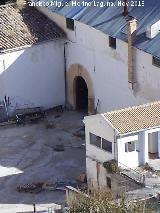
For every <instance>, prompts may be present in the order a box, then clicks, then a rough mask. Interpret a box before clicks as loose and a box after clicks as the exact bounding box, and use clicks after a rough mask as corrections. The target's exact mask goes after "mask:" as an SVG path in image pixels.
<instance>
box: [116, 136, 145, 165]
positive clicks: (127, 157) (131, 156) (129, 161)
mask: <svg viewBox="0 0 160 213" xmlns="http://www.w3.org/2000/svg"><path fill="white" fill-rule="evenodd" d="M136 140H137V141H138V134H135V135H133V136H126V137H123V138H119V139H118V140H117V149H118V165H119V166H120V167H122V168H123V167H124V168H125V166H127V167H129V168H134V167H137V166H139V158H140V156H139V152H137V151H133V152H125V144H126V143H128V142H131V141H136ZM138 142H140V141H138ZM140 153H141V152H140ZM141 154H143V152H142V153H141Z"/></svg>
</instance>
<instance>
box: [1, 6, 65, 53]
mask: <svg viewBox="0 0 160 213" xmlns="http://www.w3.org/2000/svg"><path fill="white" fill-rule="evenodd" d="M60 37H65V33H64V32H63V31H62V30H61V29H60V28H59V27H58V26H57V25H56V24H55V23H54V22H53V21H51V20H50V19H49V18H47V17H46V16H45V15H44V14H42V13H41V12H39V11H38V10H37V9H36V8H34V7H26V8H23V9H22V10H19V9H18V8H16V7H15V6H14V5H6V6H0V51H3V50H7V49H12V48H16V47H21V46H25V45H30V44H36V43H39V42H43V41H47V40H52V39H55V38H60Z"/></svg>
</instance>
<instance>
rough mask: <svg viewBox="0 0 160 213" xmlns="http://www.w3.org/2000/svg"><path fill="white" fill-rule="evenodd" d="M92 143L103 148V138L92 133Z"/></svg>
mask: <svg viewBox="0 0 160 213" xmlns="http://www.w3.org/2000/svg"><path fill="white" fill-rule="evenodd" d="M90 144H92V145H95V146H97V147H99V148H101V138H100V137H99V136H96V135H94V134H92V133H90Z"/></svg>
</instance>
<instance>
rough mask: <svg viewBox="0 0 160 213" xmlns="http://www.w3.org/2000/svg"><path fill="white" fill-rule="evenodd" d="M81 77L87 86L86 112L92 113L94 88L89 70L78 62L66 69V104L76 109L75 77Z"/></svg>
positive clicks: (93, 110)
mask: <svg viewBox="0 0 160 213" xmlns="http://www.w3.org/2000/svg"><path fill="white" fill-rule="evenodd" d="M77 77H82V78H83V79H84V80H85V82H86V84H87V88H88V114H94V112H95V107H94V100H95V96H94V90H93V83H92V79H91V77H90V74H89V72H88V71H87V70H86V69H85V68H84V67H83V66H82V65H80V64H72V65H71V66H70V68H69V70H68V71H67V78H66V79H67V104H68V107H69V108H71V109H74V110H76V78H77Z"/></svg>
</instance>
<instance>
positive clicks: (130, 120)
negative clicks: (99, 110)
mask: <svg viewBox="0 0 160 213" xmlns="http://www.w3.org/2000/svg"><path fill="white" fill-rule="evenodd" d="M104 116H105V117H106V118H107V120H108V121H109V122H110V123H111V124H112V125H113V126H114V128H115V129H116V130H117V131H118V132H119V134H125V133H130V132H136V131H140V130H143V129H148V128H151V127H156V126H160V101H158V102H153V103H148V104H145V105H139V106H135V107H129V108H126V109H121V110H117V111H112V112H107V113H104Z"/></svg>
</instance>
